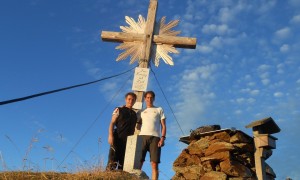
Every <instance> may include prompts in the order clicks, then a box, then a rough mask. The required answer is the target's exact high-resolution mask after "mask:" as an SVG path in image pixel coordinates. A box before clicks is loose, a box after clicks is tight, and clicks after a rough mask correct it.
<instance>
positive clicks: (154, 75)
mask: <svg viewBox="0 0 300 180" xmlns="http://www.w3.org/2000/svg"><path fill="white" fill-rule="evenodd" d="M150 69H151V72H152V73H153V75H154V78H155V80H156V83H157V84H158V87H159V89H160V91H161V92H162V94H163V96H164V98H165V100H166V102H167V104H168V106H169V108H170V110H171V112H172V114H173V116H174V119H175V120H176V122H177V125H178V127H179V129H180V131H181V133H182V135H184V133H183V130H182V128H181V126H180V124H179V122H178V120H177V118H176V116H175V113H174V111H173V109H172V107H171V105H170V103H169V101H168V99H167V97H166V95H165V93H164V91H163V89H162V87H161V85H160V83H159V81H158V79H157V77H156V75H155V73H154V71H153V69H152V67H151V66H150Z"/></svg>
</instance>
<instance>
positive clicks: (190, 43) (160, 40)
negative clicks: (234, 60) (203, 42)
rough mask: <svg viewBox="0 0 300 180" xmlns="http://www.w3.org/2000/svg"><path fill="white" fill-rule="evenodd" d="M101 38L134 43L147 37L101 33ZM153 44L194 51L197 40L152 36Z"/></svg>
mask: <svg viewBox="0 0 300 180" xmlns="http://www.w3.org/2000/svg"><path fill="white" fill-rule="evenodd" d="M101 38H102V40H103V41H109V42H134V41H140V42H145V41H146V39H147V36H146V35H145V34H138V33H123V32H111V31H102V33H101ZM153 43H156V44H169V45H173V46H174V47H177V48H189V49H195V48H196V44H197V39H196V38H189V37H177V36H164V35H154V37H153Z"/></svg>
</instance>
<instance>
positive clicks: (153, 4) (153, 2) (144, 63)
mask: <svg viewBox="0 0 300 180" xmlns="http://www.w3.org/2000/svg"><path fill="white" fill-rule="evenodd" d="M156 11H157V0H150V4H149V8H148V15H147V23H146V28H145V32H144V33H145V40H144V42H143V53H142V54H143V55H142V56H143V58H142V59H140V61H139V67H140V68H149V60H150V56H151V47H152V39H153V31H154V25H155V19H156ZM135 93H136V95H137V99H136V102H140V103H143V94H144V92H143V91H136V92H135Z"/></svg>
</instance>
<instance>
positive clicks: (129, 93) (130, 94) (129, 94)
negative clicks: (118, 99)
mask: <svg viewBox="0 0 300 180" xmlns="http://www.w3.org/2000/svg"><path fill="white" fill-rule="evenodd" d="M127 96H132V97H133V98H134V99H135V100H136V94H134V93H133V92H128V93H126V94H125V98H127Z"/></svg>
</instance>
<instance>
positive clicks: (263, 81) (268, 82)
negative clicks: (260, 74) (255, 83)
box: [261, 79, 270, 85]
mask: <svg viewBox="0 0 300 180" xmlns="http://www.w3.org/2000/svg"><path fill="white" fill-rule="evenodd" d="M261 82H262V83H263V85H268V84H270V79H262V80H261Z"/></svg>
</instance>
